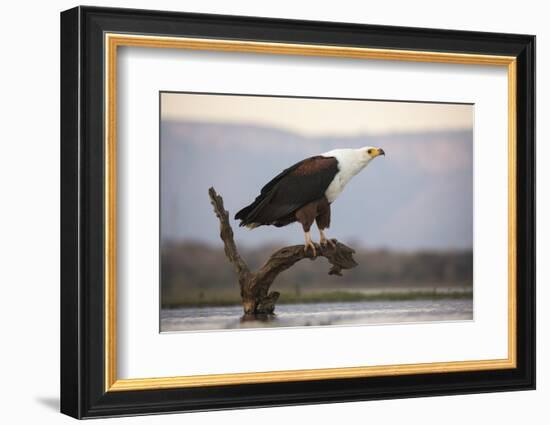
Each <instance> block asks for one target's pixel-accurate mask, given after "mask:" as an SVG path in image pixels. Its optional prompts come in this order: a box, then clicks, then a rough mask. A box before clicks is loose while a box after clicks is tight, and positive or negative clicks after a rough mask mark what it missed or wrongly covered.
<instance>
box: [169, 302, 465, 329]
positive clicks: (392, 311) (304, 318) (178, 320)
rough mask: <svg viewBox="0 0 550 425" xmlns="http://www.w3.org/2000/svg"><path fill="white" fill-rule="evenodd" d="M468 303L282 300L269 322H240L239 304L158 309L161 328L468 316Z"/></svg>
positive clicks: (346, 323)
mask: <svg viewBox="0 0 550 425" xmlns="http://www.w3.org/2000/svg"><path fill="white" fill-rule="evenodd" d="M472 304H473V303H472V300H452V299H449V300H445V299H443V300H437V301H432V300H411V301H360V302H343V303H314V304H286V305H285V304H282V305H277V307H276V310H275V311H276V313H277V314H276V316H275V318H274V319H273V320H271V321H269V322H261V321H252V322H250V321H247V322H241V316H242V312H243V311H242V307H241V306H228V307H202V308H179V309H170V310H162V312H161V331H162V332H177V331H196V330H214V329H238V328H255V327H290V326H321V325H360V324H371V323H388V324H389V323H404V322H431V321H444V320H471V319H472V318H473V313H472V310H473V309H472Z"/></svg>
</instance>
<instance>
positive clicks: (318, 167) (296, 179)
mask: <svg viewBox="0 0 550 425" xmlns="http://www.w3.org/2000/svg"><path fill="white" fill-rule="evenodd" d="M380 155H385V152H384V151H383V150H382V149H380V148H374V147H370V146H369V147H363V148H360V149H334V150H332V151H329V152H326V153H323V154H321V155H317V156H312V157H310V158H306V159H304V160H302V161H300V162H298V163H296V164H294V165H293V166H291V167H289V168H287V169H286V170H284V171H283V172H281V173H280V174H279V175H277V176H275V177H274V178H273V179H272V180H271V181H270V182H269V183H267V184H266V185H265V186H264V187H263V188H262V190H261V192H260V194H259V195H258V196H257V197H256V199H255V200H254V202H252V203H251V204H250V205H248V206H247V207H244V208H243V209H242V210H240V211H239V212H238V213H237V214H235V220H241V223H240V226H246V227H248V228H250V229H254V228H256V227H258V226H267V225H272V226H276V227H282V226H286V225H288V224H290V223H294V222H296V221H297V222H299V223H300V224H301V225H302V227H303V229H304V236H305V246H304V251H305V252H306V253H307V251H308V248H311V250H312V252H313V256H316V255H317V253H316V251H315V245H314V244H313V241H312V239H311V234H310V228H311V225H312V224H313V222H314V221H315V222H317V227H318V229H319V234H320V243H321V245H323V246H326V244H330V245H331V246H333V247H334V246H335V244H334V242H333V241H331V240H330V239H327V237H326V236H325V232H324V230H325V229H326V228H328V227H329V226H330V205H331V204H332V203H333V202H334V200H335V199H336V198H337V197H338V195H339V194H340V193H342V190H344V187H345V186H346V184H348V182H349V181H350V180H351V178H352V177H353V176H355V175H356V174H357V173H359V171H361V170H362V169H363V168H365V167H366V166H367V165H368V163H369V162H370V161H372V160H373V159H374V158H376V157H377V156H380Z"/></svg>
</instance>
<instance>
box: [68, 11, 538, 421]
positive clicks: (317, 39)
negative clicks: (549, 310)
mask: <svg viewBox="0 0 550 425" xmlns="http://www.w3.org/2000/svg"><path fill="white" fill-rule="evenodd" d="M534 60H535V38H534V36H529V35H518V34H495V33H478V32H465V31H450V30H435V29H418V28H402V27H390V26H369V25H355V24H343V23H328V22H312V21H294V20H280V19H265V18H252V17H238V16H220V15H202V14H187V13H175V12H161V11H143V10H129V9H108V8H94V7H77V8H74V9H71V10H68V11H65V12H63V13H62V14H61V72H62V73H61V103H62V109H61V112H62V114H61V115H62V123H61V163H62V170H61V191H62V205H61V207H62V208H61V210H62V217H61V220H62V231H61V241H62V244H61V245H62V281H61V411H62V412H63V413H65V414H68V415H71V416H73V417H76V418H91V417H103V416H120V415H135V414H147V413H162V412H178V411H181V412H184V411H197V410H213V409H229V408H240V407H254V406H275V405H292V404H307V403H324V402H337V401H353V400H369V399H382V398H398V397H413V396H428V395H444V394H462V393H475V392H488V391H507V390H521V389H533V388H534V387H535V236H534V235H535V229H534V226H535V220H534V211H535V210H534V204H535V182H534V176H535V172H534V164H535V152H534V146H535V145H534V142H535V135H534V122H535V110H534V105H535V102H534V98H535V87H534V84H535V79H534V77H535V76H534V69H535V67H534Z"/></svg>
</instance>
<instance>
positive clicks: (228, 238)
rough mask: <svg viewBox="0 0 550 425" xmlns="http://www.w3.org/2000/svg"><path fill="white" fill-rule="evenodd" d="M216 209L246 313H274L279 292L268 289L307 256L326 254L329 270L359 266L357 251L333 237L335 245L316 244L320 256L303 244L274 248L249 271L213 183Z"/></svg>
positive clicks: (331, 272) (248, 314)
mask: <svg viewBox="0 0 550 425" xmlns="http://www.w3.org/2000/svg"><path fill="white" fill-rule="evenodd" d="M208 194H209V195H210V201H211V203H212V206H213V207H214V212H215V213H216V216H217V217H218V220H219V221H220V237H221V239H222V241H223V243H224V249H225V255H226V256H227V258H228V259H229V261H230V262H231V264H233V267H234V268H235V272H236V273H237V276H238V279H239V286H240V289H241V299H242V303H243V308H244V313H245V315H247V316H256V317H257V316H262V315H270V314H273V312H274V310H275V303H276V302H277V300H278V299H279V295H280V294H279V292H275V291H274V292H269V288H270V287H271V285H272V284H273V282H274V281H275V279H276V278H277V276H278V275H279V274H280V273H282V272H283V271H285V270H287V269H288V268H290V267H292V266H293V265H294V264H296V263H297V262H298V261H300V260H303V259H304V258H309V259H311V260H315V259H317V258H318V257H325V258H326V259H327V260H328V262H329V263H330V264H332V267H331V269H330V270H329V274H331V275H333V274H334V275H338V276H341V275H342V270H345V269H351V268H353V267H355V266H357V263H356V262H355V260H354V259H353V254H354V253H355V251H354V250H353V249H351V248H349V247H348V246H346V245H344V244H343V243H340V242H338V241H336V240H335V239H333V242H334V243H335V247H332V246H330V245H327V246H321V245H318V244H315V248H316V249H317V256H316V257H314V256H313V254H312V252H311V250H308V251H307V252H305V250H304V245H293V246H287V247H285V248H281V249H279V250H278V251H275V252H274V253H273V254H271V256H270V257H269V259H268V260H267V261H266V262H265V264H264V265H263V266H261V267H260V268H259V269H258V270H257V271H250V269H249V267H248V265H247V264H246V262H245V261H244V259H243V258H242V257H241V256H240V254H239V251H238V249H237V245H236V244H235V239H234V236H233V229H232V228H231V224H230V223H229V213H228V212H227V211H226V210H225V208H224V206H223V198H222V197H221V196H220V195H218V194H217V193H216V191H215V190H214V188H213V187H211V188H210V189H209V190H208Z"/></svg>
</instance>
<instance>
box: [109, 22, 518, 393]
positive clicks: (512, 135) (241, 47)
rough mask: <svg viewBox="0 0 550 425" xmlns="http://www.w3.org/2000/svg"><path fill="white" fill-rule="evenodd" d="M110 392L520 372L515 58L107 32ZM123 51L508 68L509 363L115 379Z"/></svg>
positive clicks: (492, 361) (498, 360)
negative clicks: (118, 127) (119, 104)
mask: <svg viewBox="0 0 550 425" xmlns="http://www.w3.org/2000/svg"><path fill="white" fill-rule="evenodd" d="M104 42H105V87H104V90H105V135H104V136H105V140H104V143H105V235H104V236H105V276H104V278H105V330H104V331H105V376H104V378H105V391H133V390H149V389H161V388H163V389H165V388H181V387H202V386H214V385H237V384H253V383H268V382H285V381H286V382H288V381H311V380H320V379H338V378H358V377H374V376H388V375H410V374H416V373H442V372H459V371H481V370H495V369H510V368H515V367H516V327H517V323H516V284H517V283H516V258H517V257H516V252H517V233H516V231H517V230H516V202H517V197H516V84H517V77H516V58H515V57H513V56H493V55H477V54H462V53H445V52H424V51H410V50H393V49H370V48H358V47H340V46H328V45H308V44H288V43H268V42H256V41H236V40H217V39H200V38H179V37H161V36H149V35H128V34H116V33H106V34H105V40H104ZM119 46H133V47H150V48H170V49H190V50H209V51H230V52H241V53H243V52H248V53H263V54H280V55H302V56H324V57H341V58H355V59H376V60H398V61H407V62H435V63H452V64H470V65H494V66H504V67H507V72H508V357H507V358H505V359H495V360H468V361H453V362H435V363H419V364H399V365H382V366H361V367H343V368H326V369H304V370H288V371H270V372H252V373H230V374H215V375H192V376H174V377H163V378H158V377H157V378H155V377H152V378H132V379H118V378H117V373H116V362H117V351H116V346H117V342H116V341H117V339H116V335H117V332H116V329H117V327H116V276H117V272H116V265H117V256H116V234H117V229H116V210H117V204H116V199H117V196H116V187H117V182H116V163H117V157H116V123H117V118H116V117H117V111H116V99H117V48H118V47H119Z"/></svg>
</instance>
